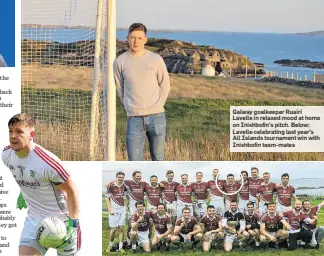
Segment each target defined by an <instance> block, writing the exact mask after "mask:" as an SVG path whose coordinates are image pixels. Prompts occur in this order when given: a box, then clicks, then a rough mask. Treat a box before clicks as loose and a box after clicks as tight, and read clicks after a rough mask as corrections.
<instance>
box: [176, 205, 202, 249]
mask: <svg viewBox="0 0 324 256" xmlns="http://www.w3.org/2000/svg"><path fill="white" fill-rule="evenodd" d="M201 238H202V233H201V227H200V225H199V223H198V221H197V219H196V218H195V217H193V216H191V210H190V208H189V207H185V208H183V209H182V217H181V218H179V219H178V220H177V221H176V224H175V227H174V233H173V236H172V237H171V241H172V243H174V244H179V250H182V249H183V244H184V243H186V242H189V243H192V248H193V249H196V246H197V244H198V243H199V241H200V240H201Z"/></svg>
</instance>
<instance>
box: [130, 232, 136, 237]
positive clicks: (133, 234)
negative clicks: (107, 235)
mask: <svg viewBox="0 0 324 256" xmlns="http://www.w3.org/2000/svg"><path fill="white" fill-rule="evenodd" d="M136 235H137V232H136V231H131V232H130V233H129V236H130V237H131V238H136Z"/></svg>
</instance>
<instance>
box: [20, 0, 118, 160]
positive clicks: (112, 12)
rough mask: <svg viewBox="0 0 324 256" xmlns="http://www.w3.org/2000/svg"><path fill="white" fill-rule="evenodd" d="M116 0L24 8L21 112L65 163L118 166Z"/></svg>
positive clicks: (35, 1)
mask: <svg viewBox="0 0 324 256" xmlns="http://www.w3.org/2000/svg"><path fill="white" fill-rule="evenodd" d="M115 57H116V0H57V1H55V2H53V1H51V2H50V1H49V0H28V1H22V111H23V112H28V113H30V114H31V115H33V116H34V117H35V119H36V121H37V137H36V142H37V143H39V144H41V145H42V146H44V147H45V148H47V149H48V150H50V151H52V152H53V153H55V154H57V155H58V156H59V157H60V158H62V159H63V160H71V161H77V160H110V161H114V160H115V159H116V154H115V152H116V89H115V84H114V78H113V70H112V67H113V61H114V59H115Z"/></svg>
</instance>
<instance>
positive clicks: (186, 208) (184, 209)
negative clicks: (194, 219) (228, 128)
mask: <svg viewBox="0 0 324 256" xmlns="http://www.w3.org/2000/svg"><path fill="white" fill-rule="evenodd" d="M187 210H188V211H189V212H191V210H190V208H189V207H187V206H186V207H184V208H183V209H182V211H181V212H184V211H187Z"/></svg>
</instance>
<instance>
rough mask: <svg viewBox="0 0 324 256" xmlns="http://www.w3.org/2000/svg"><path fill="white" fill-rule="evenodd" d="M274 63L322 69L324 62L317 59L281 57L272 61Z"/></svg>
mask: <svg viewBox="0 0 324 256" xmlns="http://www.w3.org/2000/svg"><path fill="white" fill-rule="evenodd" d="M274 63H275V64H279V65H281V66H285V67H304V68H314V69H324V62H317V61H310V60H299V59H298V60H289V59H281V60H276V61H274Z"/></svg>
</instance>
